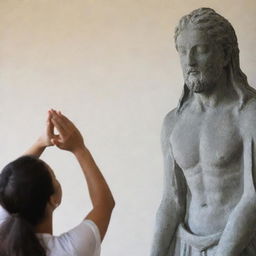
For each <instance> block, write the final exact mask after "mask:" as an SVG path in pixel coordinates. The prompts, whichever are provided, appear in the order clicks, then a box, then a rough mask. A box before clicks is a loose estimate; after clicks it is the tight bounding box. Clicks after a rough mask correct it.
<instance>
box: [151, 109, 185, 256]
mask: <svg viewBox="0 0 256 256" xmlns="http://www.w3.org/2000/svg"><path fill="white" fill-rule="evenodd" d="M175 115H176V113H175V111H172V112H170V113H169V114H168V115H167V116H166V118H165V120H164V123H163V127H162V132H161V143H162V152H163V158H164V189H163V196H162V200H161V203H160V206H159V208H158V211H157V215H156V229H155V233H154V237H153V244H152V249H151V256H167V255H173V252H172V250H174V248H173V247H174V243H175V232H176V229H177V226H178V225H179V223H180V222H181V221H182V220H183V219H184V215H185V207H186V206H185V202H186V190H185V185H184V181H183V179H184V178H183V177H182V173H181V170H180V168H179V167H178V166H177V164H176V163H175V161H174V158H173V155H172V150H171V145H170V134H171V131H172V128H173V126H174V122H175Z"/></svg>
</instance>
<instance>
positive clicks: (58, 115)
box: [52, 110, 70, 130]
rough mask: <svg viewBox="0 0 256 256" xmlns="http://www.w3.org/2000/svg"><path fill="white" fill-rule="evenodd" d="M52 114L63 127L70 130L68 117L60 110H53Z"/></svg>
mask: <svg viewBox="0 0 256 256" xmlns="http://www.w3.org/2000/svg"><path fill="white" fill-rule="evenodd" d="M52 116H53V118H55V119H56V120H57V121H58V122H59V124H60V125H61V126H62V127H63V129H66V130H68V129H69V128H70V125H69V122H67V118H64V116H63V115H62V114H61V112H60V111H58V112H57V111H55V110H53V111H52Z"/></svg>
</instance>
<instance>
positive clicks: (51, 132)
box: [46, 111, 54, 138]
mask: <svg viewBox="0 0 256 256" xmlns="http://www.w3.org/2000/svg"><path fill="white" fill-rule="evenodd" d="M46 132H47V136H48V137H49V138H51V137H53V136H54V126H53V124H52V122H51V112H50V111H48V116H47V128H46Z"/></svg>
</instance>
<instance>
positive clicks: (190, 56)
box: [187, 51, 196, 66]
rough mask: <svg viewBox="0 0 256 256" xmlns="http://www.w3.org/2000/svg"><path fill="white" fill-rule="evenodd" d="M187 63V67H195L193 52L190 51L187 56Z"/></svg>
mask: <svg viewBox="0 0 256 256" xmlns="http://www.w3.org/2000/svg"><path fill="white" fill-rule="evenodd" d="M187 63H188V65H189V66H195V65H196V58H195V55H194V52H193V51H190V52H189V53H188V56H187Z"/></svg>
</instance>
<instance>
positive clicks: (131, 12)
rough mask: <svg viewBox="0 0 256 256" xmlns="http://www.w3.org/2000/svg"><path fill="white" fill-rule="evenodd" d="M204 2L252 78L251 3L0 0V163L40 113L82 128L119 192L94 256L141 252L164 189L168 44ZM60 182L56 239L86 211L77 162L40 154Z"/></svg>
mask: <svg viewBox="0 0 256 256" xmlns="http://www.w3.org/2000/svg"><path fill="white" fill-rule="evenodd" d="M199 7H212V8H214V9H215V10H216V11H218V12H219V13H220V14H222V15H223V16H225V17H226V18H227V19H228V20H229V21H230V22H231V23H232V24H233V26H234V28H235V30H236V32H237V36H238V41H239V46H240V50H241V55H240V59H241V67H242V70H243V71H244V72H245V73H246V74H247V76H248V80H249V83H250V84H251V85H252V86H254V85H255V82H256V73H255V70H254V69H255V64H256V52H255V42H256V20H255V19H256V18H255V17H256V2H255V0H244V1H241V0H208V1H203V0H190V1H189V0H169V1H168V0H73V1H72V0H0V106H1V107H0V123H1V128H0V141H1V144H0V165H1V168H2V167H3V166H4V165H5V164H6V163H7V162H8V161H11V160H13V159H14V158H16V157H17V156H19V155H20V154H21V153H22V152H23V151H24V150H25V149H26V148H27V147H29V146H30V145H31V144H32V143H33V141H34V140H35V139H36V138H37V137H38V135H40V133H41V131H42V130H43V127H44V121H45V116H46V112H47V110H48V109H49V108H57V109H60V110H62V111H63V112H64V113H66V114H67V115H68V116H69V117H70V118H71V119H72V120H73V121H74V122H75V123H76V124H77V126H78V127H79V128H80V130H81V131H82V133H83V134H84V137H85V141H86V144H87V146H88V147H89V148H90V150H91V152H92V154H93V155H94V157H95V160H96V161H97V163H98V165H99V167H100V168H101V170H102V172H103V174H104V175H105V177H106V179H107V181H108V183H109V185H110V187H111V189H112V191H113V194H114V196H115V199H116V208H115V210H114V213H113V217H112V221H111V224H110V228H109V232H108V234H107V236H106V238H105V240H104V242H103V247H102V255H104V256H113V255H123V256H131V255H135V256H144V255H149V250H150V244H151V240H152V235H153V229H154V221H155V213H156V210H157V207H158V205H159V202H160V198H161V192H162V174H163V171H162V156H161V150H160V139H159V134H160V128H161V123H162V120H163V118H164V116H165V114H166V113H167V112H168V111H169V110H170V109H172V108H174V107H175V106H176V104H177V102H178V99H179V97H180V94H181V91H182V83H183V80H182V73H181V69H180V65H179V59H178V55H177V53H176V51H175V48H174V42H173V34H174V28H175V26H176V24H177V23H178V20H179V18H180V17H181V16H183V15H185V14H187V13H188V12H190V11H192V10H193V9H196V8H199ZM42 158H43V159H44V160H46V161H47V162H48V163H49V164H50V165H51V166H52V168H53V169H54V170H55V173H56V175H57V177H58V179H59V180H60V182H61V184H62V186H63V193H64V197H63V204H62V205H61V206H60V207H59V209H58V210H57V211H56V214H55V220H54V221H55V224H54V231H55V234H60V233H61V232H64V231H66V230H67V229H69V228H71V227H73V226H74V225H76V224H78V223H79V222H80V221H81V220H82V218H83V217H84V216H85V215H86V213H87V212H88V211H89V210H90V207H91V206H90V201H89V198H88V193H87V189H86V186H85V181H84V179H83V176H82V173H81V171H80V169H79V167H78V164H77V163H76V162H75V159H74V157H73V156H72V155H71V154H69V153H67V152H63V151H59V150H57V149H54V148H50V149H49V150H48V151H47V152H46V153H45V154H44V155H43V157H42Z"/></svg>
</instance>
